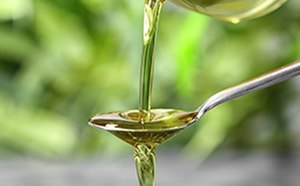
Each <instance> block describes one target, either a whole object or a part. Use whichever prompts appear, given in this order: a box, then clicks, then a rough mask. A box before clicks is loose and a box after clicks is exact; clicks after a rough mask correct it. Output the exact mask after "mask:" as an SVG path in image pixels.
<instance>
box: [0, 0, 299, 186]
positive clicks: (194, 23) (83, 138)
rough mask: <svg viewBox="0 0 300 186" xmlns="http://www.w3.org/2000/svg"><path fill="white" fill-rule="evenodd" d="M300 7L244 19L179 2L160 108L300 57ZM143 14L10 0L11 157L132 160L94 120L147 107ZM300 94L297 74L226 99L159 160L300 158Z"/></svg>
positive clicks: (162, 39) (167, 17) (2, 151)
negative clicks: (142, 91) (143, 100)
mask: <svg viewBox="0 0 300 186" xmlns="http://www.w3.org/2000/svg"><path fill="white" fill-rule="evenodd" d="M299 9H300V2H299V1H297V0H290V1H289V2H288V3H286V4H285V5H284V6H283V7H281V8H280V9H278V10H277V11H275V12H273V13H272V14H270V15H267V16H265V17H263V18H260V19H256V20H252V21H245V22H242V23H240V24H237V25H234V24H231V23H226V22H222V21H218V20H215V19H212V18H209V17H206V16H203V15H200V14H198V13H193V12H189V11H186V10H183V9H180V8H178V7H176V6H174V5H172V4H171V3H169V2H167V3H166V5H165V7H164V8H163V12H162V15H161V22H160V28H159V35H158V42H157V48H156V49H157V50H156V54H155V55H156V61H155V77H154V88H153V103H152V106H153V108H177V109H184V110H193V109H195V108H197V107H198V106H199V105H200V104H201V103H202V102H203V101H204V100H205V99H206V98H208V97H209V96H210V95H212V94H214V93H216V92H217V91H220V90H222V89H224V88H227V87H229V86H232V85H235V84H238V83H240V82H242V81H245V80H248V79H251V78H253V77H255V76H258V75H260V74H262V73H264V72H267V71H270V70H272V69H275V68H277V67H280V66H282V65H284V64H287V63H290V62H293V61H295V60H296V59H299V58H300V37H299V34H300V24H299V22H300V14H299ZM142 21H143V1H127V0H110V1H104V0H1V1H0V118H1V120H0V162H1V161H2V162H4V161H7V160H10V159H18V161H20V162H23V161H22V160H23V159H24V158H25V159H27V160H28V159H39V160H42V161H47V162H49V161H50V162H51V161H63V162H64V161H67V160H68V161H69V160H71V161H73V160H74V161H87V160H91V159H93V161H95V162H97V161H96V160H99V161H101V160H100V159H99V157H102V158H104V159H105V158H108V157H109V158H115V159H118V158H124V157H126V158H127V157H128V159H129V160H130V161H131V159H130V158H131V156H132V149H131V148H130V147H129V146H128V145H127V144H125V143H123V142H121V141H119V140H118V139H116V138H115V137H113V136H111V135H110V134H108V133H106V132H103V131H99V130H97V129H94V128H92V127H90V126H88V125H87V121H88V119H89V118H90V117H91V116H93V115H95V114H96V113H99V112H109V111H116V110H127V109H135V108H137V107H138V84H139V82H138V81H139V68H140V58H141V47H142ZM299 95H300V79H299V78H295V79H292V80H289V81H287V82H284V83H281V84H279V85H276V86H273V87H270V88H267V89H265V90H262V91H259V92H257V93H253V94H250V95H247V96H245V97H242V98H239V99H237V100H234V101H231V102H228V103H226V104H224V105H221V106H219V107H217V108H215V109H213V110H212V111H210V112H209V113H208V114H207V115H206V116H205V117H203V119H202V120H201V121H199V122H198V124H197V125H193V126H192V127H190V128H188V129H186V130H185V131H184V132H182V133H180V134H179V135H178V136H176V137H174V138H172V139H170V140H169V141H168V142H167V143H165V144H164V145H162V146H161V147H160V148H159V149H158V156H159V154H162V156H164V155H163V154H165V156H166V155H168V154H170V155H174V154H176V155H174V156H178V154H180V158H179V159H188V158H189V159H193V161H196V162H200V160H201V161H202V160H204V159H205V158H206V157H208V156H209V157H210V156H211V155H215V154H223V153H225V154H228V153H229V154H236V153H237V152H238V153H239V154H257V153H267V154H284V155H290V154H297V153H299V150H300V140H299V135H300V123H299V122H300V96H299ZM166 157H168V156H166ZM31 161H36V160H31ZM29 162H30V161H29ZM131 163H132V167H130V170H131V168H132V171H134V170H133V169H134V168H133V162H130V165H131ZM0 164H1V163H0ZM12 164H13V165H15V164H14V163H12ZM17 164H18V163H17ZM91 164H92V163H91ZM183 164H185V163H183ZM109 166H111V164H110V163H107V167H109ZM8 167H9V166H8ZM24 167H26V166H25V165H24ZM15 168H16V169H17V167H15ZM77 168H78V167H77ZM12 169H13V170H14V166H13V168H12ZM79 169H80V168H79ZM177 169H180V168H179V167H177ZM187 169H188V167H187ZM3 170H4V169H3ZM90 171H91V172H93V171H92V170H90ZM175 175H176V174H175ZM133 177H134V172H133ZM133 179H134V178H133ZM134 181H135V180H134ZM31 185H33V184H31ZM40 185H41V184H40ZM104 185H105V184H104ZM164 185H167V184H164ZM195 185H197V184H195ZM231 185H233V184H231ZM273 185H274V184H273ZM264 186H265V185H264Z"/></svg>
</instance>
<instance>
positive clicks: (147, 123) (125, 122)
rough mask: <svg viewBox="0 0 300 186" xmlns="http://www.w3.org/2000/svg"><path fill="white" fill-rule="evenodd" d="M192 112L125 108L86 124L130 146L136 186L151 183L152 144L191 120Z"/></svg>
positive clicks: (185, 125)
mask: <svg viewBox="0 0 300 186" xmlns="http://www.w3.org/2000/svg"><path fill="white" fill-rule="evenodd" d="M196 115H197V112H188V111H181V110H173V109H152V110H151V112H147V113H145V112H142V111H139V110H129V111H124V112H110V113H107V114H99V115H96V116H94V117H92V118H91V119H90V121H89V124H90V125H92V126H94V127H97V128H100V129H103V130H106V131H109V132H111V133H112V134H113V135H115V136H117V137H118V138H120V139H121V140H123V141H125V142H127V143H129V144H130V145H132V146H133V147H134V160H135V165H136V172H137V175H138V179H139V184H140V186H154V185H155V147H156V146H157V145H159V144H161V143H163V142H164V141H166V140H167V139H169V138H170V137H172V136H174V135H175V134H177V133H178V132H179V131H181V130H183V129H184V128H185V127H187V126H189V125H191V124H192V123H193V122H195V121H196ZM145 117H147V120H145V119H144V118H145Z"/></svg>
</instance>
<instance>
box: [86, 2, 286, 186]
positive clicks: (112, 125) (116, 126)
mask: <svg viewBox="0 0 300 186" xmlns="http://www.w3.org/2000/svg"><path fill="white" fill-rule="evenodd" d="M285 1H286V0H172V1H171V2H173V3H175V4H176V5H178V6H181V7H184V8H187V9H190V10H194V11H198V12H201V13H204V14H207V15H210V16H212V17H216V18H218V19H222V20H226V21H230V22H233V23H237V22H239V21H240V20H243V19H251V18H255V17H259V16H262V15H264V14H266V13H268V12H270V11H272V10H274V9H276V8H277V7H279V6H280V5H281V4H282V3H283V2H285ZM163 4H164V0H145V5H144V35H143V53H142V62H141V71H140V95H139V109H138V110H128V111H121V112H110V113H106V114H99V115H96V116H94V117H92V118H91V119H90V121H89V124H90V125H92V126H94V127H97V128H100V129H103V130H106V131H109V132H111V133H112V134H114V135H115V136H117V137H118V138H120V139H121V140H123V141H125V142H127V143H128V144H130V145H131V146H133V148H134V160H135V164H136V171H137V176H138V179H139V184H140V186H153V185H155V148H156V147H157V146H158V145H159V144H161V143H163V142H164V141H165V140H167V139H169V138H170V137H172V136H174V135H175V134H177V133H178V132H179V131H181V130H183V129H184V128H186V127H187V126H189V125H191V124H192V123H194V122H195V121H196V120H197V119H198V118H197V114H198V111H182V110H174V109H152V110H151V92H152V83H153V73H154V72H153V65H154V57H153V56H154V49H155V40H156V34H157V29H158V22H159V17H160V12H161V9H162V6H163Z"/></svg>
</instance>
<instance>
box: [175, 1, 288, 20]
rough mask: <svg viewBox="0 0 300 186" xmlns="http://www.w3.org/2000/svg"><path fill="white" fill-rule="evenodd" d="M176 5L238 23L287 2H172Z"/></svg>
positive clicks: (261, 14)
mask: <svg viewBox="0 0 300 186" xmlns="http://www.w3.org/2000/svg"><path fill="white" fill-rule="evenodd" d="M170 1H171V2H173V3H174V4H176V5H178V6H181V7H184V8H187V9H190V10H193V11H197V12H201V13H203V14H206V15H209V16H212V17H215V18H218V19H222V20H225V21H229V22H233V23H238V22H240V21H241V20H245V19H253V18H257V17H260V16H263V15H266V14H267V13H270V12H271V11H273V10H275V9H277V8H278V7H280V6H281V5H282V4H283V3H284V2H286V1H287V0H170Z"/></svg>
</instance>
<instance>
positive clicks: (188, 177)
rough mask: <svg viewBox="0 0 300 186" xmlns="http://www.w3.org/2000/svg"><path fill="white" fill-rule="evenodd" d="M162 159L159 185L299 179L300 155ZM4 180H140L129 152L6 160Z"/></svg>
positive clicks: (76, 185)
mask: <svg viewBox="0 0 300 186" xmlns="http://www.w3.org/2000/svg"><path fill="white" fill-rule="evenodd" d="M174 162H176V163H174ZM157 163H158V165H157V182H156V185H161V186H177V185H178V186H179V185H182V186H202V185H203V186H298V185H300V177H299V175H300V156H275V155H270V154H252V155H249V154H248V155H245V154H236V153H229V154H222V155H217V156H214V157H210V158H209V159H207V160H206V161H204V162H203V163H202V164H199V162H197V161H196V160H195V159H193V160H191V159H188V160H187V159H184V158H183V156H176V155H174V154H166V153H165V154H160V155H159V156H158V159H157ZM0 183H1V185H3V186H54V185H55V186H95V185H101V186H102V185H103V186H106V185H109V186H133V185H138V182H137V178H136V175H135V169H134V164H133V161H131V159H130V157H128V158H127V157H123V158H118V159H109V158H108V157H100V158H99V159H94V160H90V161H83V162H76V163H75V162H47V161H40V160H36V159H35V160H34V159H26V160H24V159H23V160H21V159H20V160H17V161H3V160H2V161H1V162H0Z"/></svg>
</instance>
